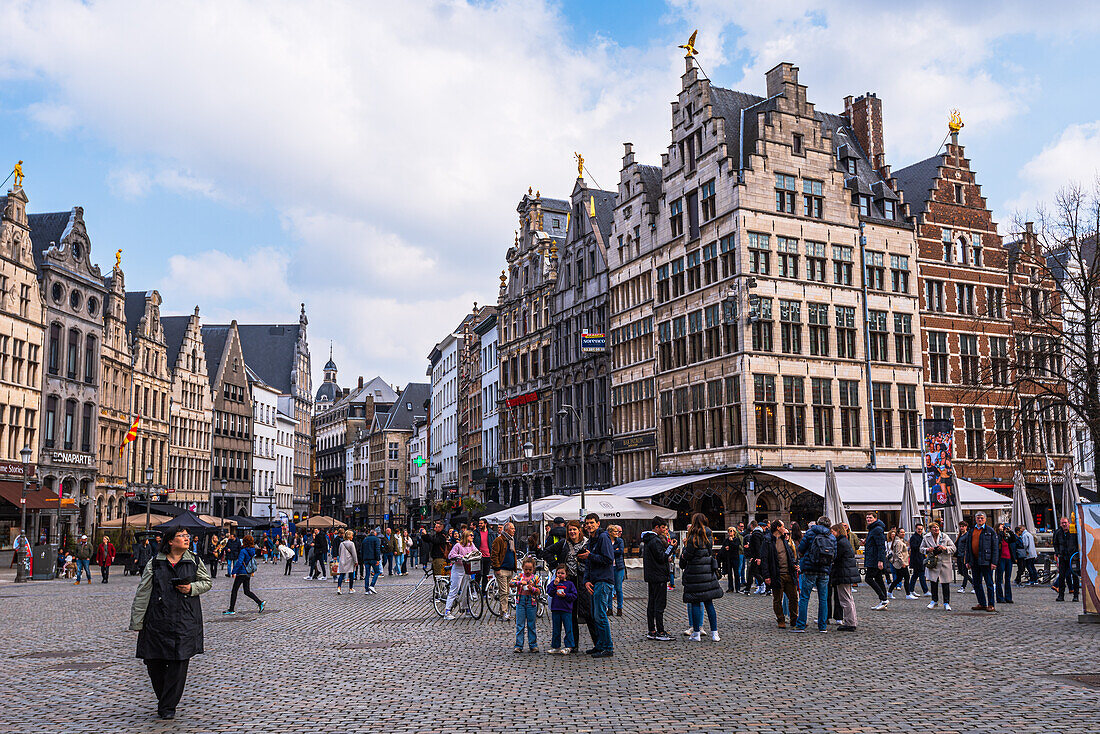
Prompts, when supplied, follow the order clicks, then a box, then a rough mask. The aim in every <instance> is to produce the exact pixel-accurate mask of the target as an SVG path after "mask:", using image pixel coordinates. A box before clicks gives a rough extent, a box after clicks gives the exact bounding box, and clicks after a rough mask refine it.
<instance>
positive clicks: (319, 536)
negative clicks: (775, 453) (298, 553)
mask: <svg viewBox="0 0 1100 734" xmlns="http://www.w3.org/2000/svg"><path fill="white" fill-rule="evenodd" d="M327 559H328V536H327V535H325V534H324V533H322V532H321V531H320V530H314V531H313V555H312V556H310V559H309V577H310V578H311V579H317V578H320V579H323V578H325V577H326V576H327V571H326V570H325V562H326V560H327Z"/></svg>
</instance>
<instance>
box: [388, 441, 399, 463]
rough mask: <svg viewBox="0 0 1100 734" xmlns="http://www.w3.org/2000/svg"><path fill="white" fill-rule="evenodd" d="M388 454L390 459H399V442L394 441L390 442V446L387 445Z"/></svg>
mask: <svg viewBox="0 0 1100 734" xmlns="http://www.w3.org/2000/svg"><path fill="white" fill-rule="evenodd" d="M387 454H388V458H389V460H390V461H397V459H398V453H397V443H396V442H394V441H390V442H389V446H388V447H387Z"/></svg>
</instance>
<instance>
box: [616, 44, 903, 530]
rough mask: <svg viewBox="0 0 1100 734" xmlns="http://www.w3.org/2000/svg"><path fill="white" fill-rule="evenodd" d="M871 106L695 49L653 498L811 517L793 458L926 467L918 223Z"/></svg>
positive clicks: (678, 122) (679, 111) (716, 509)
mask: <svg viewBox="0 0 1100 734" xmlns="http://www.w3.org/2000/svg"><path fill="white" fill-rule="evenodd" d="M857 113H858V108H853V109H852V110H848V111H847V114H846V115H833V114H826V113H822V112H819V111H818V110H816V109H815V107H814V105H813V104H812V103H810V102H809V101H808V99H807V95H806V87H805V86H803V85H801V84H799V83H798V69H797V68H796V67H795V66H793V65H792V64H789V63H783V64H779V65H778V66H776V67H775V68H773V69H771V70H770V71H769V72H768V73H767V74H766V96H763V97H761V96H756V95H753V94H746V93H742V92H736V91H732V90H728V89H722V88H720V87H716V86H713V85H712V84H711V83H710V81H708V80H707V79H705V78H702V77H701V75H700V74H699V73H698V69H697V68H696V66H695V63H694V60H693V59H692V58H691V57H690V56H689V57H688V58H687V59H686V71H685V74H684V76H683V78H682V89H681V92H680V94H679V98H678V100H677V101H676V102H674V103H673V104H672V117H673V127H672V141H671V144H670V145H669V148H668V152H667V153H665V154H663V155H662V160H661V182H662V183H661V196H660V198H659V199H658V202H657V203H658V207H659V214H658V216H657V217H656V222H655V224H656V228H657V230H656V234H655V238H656V243H657V244H656V246H655V247H654V249H653V250H652V258H653V262H654V264H655V265H656V277H655V284H654V286H655V287H654V307H653V316H654V321H655V327H656V329H655V330H656V336H657V340H656V341H657V349H656V354H657V365H656V385H655V392H656V393H657V407H658V416H657V417H658V424H657V425H658V431H657V444H658V446H657V450H658V464H657V471H658V473H660V474H664V475H666V476H667V475H675V476H674V478H673V480H672V481H667V482H659V483H656V485H654V486H652V487H650V489H649V490H648V491H647V496H652V494H659V493H665V494H664V497H663V499H664V500H665V501H666V502H670V503H672V504H673V505H676V506H678V507H679V508H680V509H681V510H683V511H684V512H690V511H701V512H704V513H706V514H707V515H708V516H709V517H710V519H711V522H712V523H713V524H715V525H716V526H725V525H726V524H728V523H731V522H734V521H740V520H745V519H750V518H758V519H765V518H767V519H771V518H775V517H783V518H790V517H791V516H794V517H796V518H797V519H799V520H804V519H806V518H808V517H809V516H810V515H812V514H814V513H816V512H818V511H819V506H820V505H819V503H820V499H818V498H815V497H814V495H813V493H812V492H811V491H807V490H809V489H810V487H812V486H813V482H815V481H816V480H815V479H813V478H812V477H810V473H807V474H805V475H799V474H796V473H794V474H793V473H791V472H788V471H787V470H788V469H795V468H796V467H798V468H804V469H807V470H808V469H820V468H821V466H822V465H824V463H825V461H826V460H832V461H833V462H834V463H837V464H838V465H842V466H844V467H845V468H858V469H871V470H873V469H883V468H890V467H898V466H900V465H903V464H908V465H914V464H916V462H917V461H918V460H919V456H920V454H919V448H918V445H919V431H918V428H917V426H918V421H917V419H918V416H919V415H920V412H921V410H922V405H923V396H922V384H921V369H920V365H919V362H918V360H917V359H916V356H917V355H916V352H915V349H914V345H913V339H914V337H915V334H916V332H915V329H916V328H917V327H918V324H919V312H918V304H917V300H916V299H917V294H916V287H915V286H916V262H915V260H916V248H915V241H914V235H913V228H912V226H911V225H910V224H908V223H907V222H905V221H904V219H903V218H902V217H901V216H900V213H899V211H898V206H897V204H898V197H897V195H896V194H895V193H894V192H893V191H892V190H891V189H890V187H889V185H888V184H887V182H886V180H885V179H886V177H887V176H888V173H889V172H888V170H887V169H885V166H884V164H883V163H882V161H883V157H882V156H883V151H882V149H881V146H880V147H878V148H874V147H871V148H869V147H868V146H867V145H865V144H864V143H862V142H861V141H860V137H859V135H858V134H857V132H856V128H857V125H858V124H862V123H858V121H857V123H855V124H854V123H853V122H852V119H851V118H852V116H853V115H855V114H857ZM624 234H625V233H624ZM617 244H618V243H617V241H616V245H617ZM623 244H624V247H625V245H626V240H625V236H624V243H623ZM615 285H617V283H616V284H615ZM615 387H618V385H615ZM708 472H711V473H713V474H708Z"/></svg>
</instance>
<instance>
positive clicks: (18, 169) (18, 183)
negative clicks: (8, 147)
mask: <svg viewBox="0 0 1100 734" xmlns="http://www.w3.org/2000/svg"><path fill="white" fill-rule="evenodd" d="M11 172H12V175H13V176H15V188H17V189H21V188H23V161H19V162H18V163H16V164H15V168H13V169H11Z"/></svg>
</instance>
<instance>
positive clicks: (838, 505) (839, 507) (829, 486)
mask: <svg viewBox="0 0 1100 734" xmlns="http://www.w3.org/2000/svg"><path fill="white" fill-rule="evenodd" d="M825 515H826V516H828V518H829V519H830V520H832V521H833V524H834V525H836V524H842V525H847V524H848V513H847V512H845V511H844V503H843V502H841V501H840V489H838V488H837V486H836V471H834V470H833V462H832V461H831V460H826V461H825Z"/></svg>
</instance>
